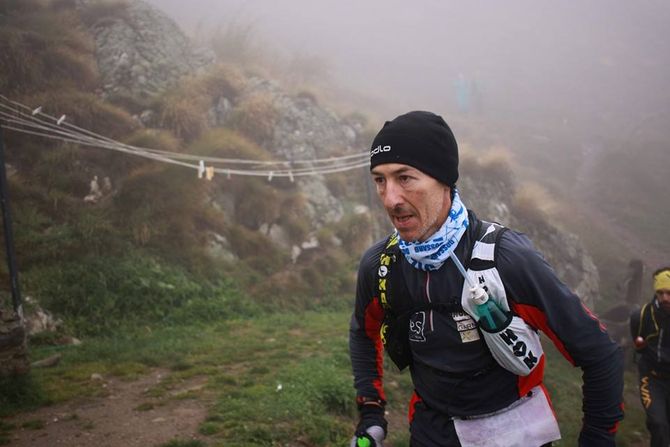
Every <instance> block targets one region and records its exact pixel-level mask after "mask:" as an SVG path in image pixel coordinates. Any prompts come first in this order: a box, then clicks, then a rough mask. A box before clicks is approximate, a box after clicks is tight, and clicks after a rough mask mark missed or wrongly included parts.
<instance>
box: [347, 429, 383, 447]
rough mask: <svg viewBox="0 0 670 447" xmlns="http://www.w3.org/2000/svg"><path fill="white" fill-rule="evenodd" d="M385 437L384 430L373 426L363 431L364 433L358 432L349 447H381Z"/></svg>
mask: <svg viewBox="0 0 670 447" xmlns="http://www.w3.org/2000/svg"><path fill="white" fill-rule="evenodd" d="M385 437H386V433H385V432H384V429H383V428H381V427H380V426H379V425H373V426H371V427H368V428H366V429H365V431H364V432H361V433H359V432H358V431H357V432H356V434H355V435H354V437H353V438H351V444H350V445H349V446H350V447H383V445H384V444H383V441H384V438H385Z"/></svg>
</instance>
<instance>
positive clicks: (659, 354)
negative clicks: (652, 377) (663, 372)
mask: <svg viewBox="0 0 670 447" xmlns="http://www.w3.org/2000/svg"><path fill="white" fill-rule="evenodd" d="M662 344H663V328H661V332H660V333H659V334H658V345H657V346H656V356H657V357H658V361H659V362H660V361H661V345H662Z"/></svg>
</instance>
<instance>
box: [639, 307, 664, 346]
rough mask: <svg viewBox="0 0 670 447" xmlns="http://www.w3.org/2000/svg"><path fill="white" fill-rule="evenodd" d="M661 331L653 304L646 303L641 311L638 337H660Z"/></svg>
mask: <svg viewBox="0 0 670 447" xmlns="http://www.w3.org/2000/svg"><path fill="white" fill-rule="evenodd" d="M659 331H660V330H659V328H658V322H657V321H656V315H655V312H654V306H653V305H652V303H646V304H645V305H644V306H642V309H640V325H639V326H638V329H637V335H638V336H640V337H643V338H645V339H646V338H649V337H654V336H658V334H659Z"/></svg>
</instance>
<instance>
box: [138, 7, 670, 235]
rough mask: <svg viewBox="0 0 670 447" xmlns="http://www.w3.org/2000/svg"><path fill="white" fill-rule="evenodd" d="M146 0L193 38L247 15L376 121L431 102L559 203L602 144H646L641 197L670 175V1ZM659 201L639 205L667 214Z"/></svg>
mask: <svg viewBox="0 0 670 447" xmlns="http://www.w3.org/2000/svg"><path fill="white" fill-rule="evenodd" d="M149 1H150V2H151V3H153V4H154V5H156V6H158V7H159V8H160V9H162V10H163V11H165V12H167V13H168V14H169V15H170V16H172V17H173V18H174V19H175V20H176V21H177V22H178V23H180V24H181V25H182V28H183V29H184V30H185V31H186V32H187V33H191V34H199V35H200V36H202V35H203V33H204V32H205V31H204V30H208V29H214V28H215V27H216V26H219V25H225V24H227V23H228V24H229V23H231V22H238V23H250V24H253V30H254V32H255V33H258V35H259V38H260V39H262V40H264V41H265V42H266V45H267V47H268V49H269V50H270V52H271V53H272V52H277V53H282V54H284V55H290V54H292V53H293V54H303V55H308V56H312V57H316V58H319V59H320V60H323V61H325V67H327V68H328V73H327V74H328V78H329V79H330V80H332V82H333V83H334V84H337V85H343V86H346V87H347V88H350V89H352V90H353V91H357V92H360V98H363V99H364V100H363V101H361V102H359V104H360V105H361V108H366V109H367V110H362V111H363V112H365V113H373V114H375V113H376V114H377V115H373V116H374V117H375V118H380V120H381V119H390V118H392V117H394V116H395V115H397V114H400V113H403V112H405V111H407V110H410V109H424V110H432V111H435V112H438V113H440V114H442V115H443V116H444V117H445V119H447V122H449V123H450V124H452V127H454V130H455V134H456V136H457V138H458V139H459V141H465V142H467V143H471V144H472V145H473V146H481V147H487V146H497V145H500V146H504V147H508V148H510V149H511V150H512V151H513V152H515V153H516V154H517V155H518V158H519V163H520V164H521V165H522V166H525V167H524V168H522V170H523V171H524V174H527V176H528V177H530V178H532V179H541V180H543V181H545V183H546V184H548V185H550V187H551V188H553V189H554V190H556V191H559V190H562V191H561V192H562V193H564V195H565V197H567V198H568V199H569V200H584V199H585V196H587V195H588V194H587V192H588V191H591V190H595V189H594V188H595V186H597V185H593V184H589V183H588V181H585V179H586V180H588V178H590V177H591V176H592V175H593V174H594V172H592V170H594V169H596V170H600V168H599V167H598V165H597V164H596V163H595V162H594V159H595V157H596V156H597V155H602V153H603V151H610V150H611V151H613V153H615V154H617V153H621V151H623V152H624V153H625V152H636V151H640V150H643V148H645V147H647V148H648V147H652V146H653V148H652V149H650V150H653V151H655V152H654V153H655V156H656V160H657V161H656V162H650V164H651V165H652V166H651V170H650V171H647V167H646V166H640V169H638V170H637V171H636V172H638V176H639V173H640V172H642V173H645V172H649V177H650V179H646V180H645V179H642V180H645V181H648V182H651V183H649V184H645V185H643V186H644V188H646V190H649V191H650V192H651V194H657V193H658V189H657V188H658V187H659V185H663V184H665V185H667V182H666V181H663V180H661V179H660V177H661V176H664V175H666V176H667V168H668V167H670V163H667V160H668V158H667V155H666V154H667V149H665V146H667V143H668V142H669V141H670V126H669V124H670V89H669V88H668V86H667V83H668V80H670V32H669V31H668V24H669V23H670V2H667V1H664V0H641V1H634V2H633V1H624V0H590V1H587V2H582V1H576V0H560V1H556V0H553V1H550V0H509V1H504V2H501V1H493V0H490V1H484V0H474V1H472V0H467V1H466V0H461V1H454V0H421V1H416V2H406V1H400V0H383V1H382V0H363V1H352V0H338V1H335V0H318V1H306V0H290V1H289V0H286V1H283V2H276V1H270V0H257V1H242V0H190V1H188V2H183V1H182V0H149ZM368 99H369V100H368ZM380 122H381V121H380ZM380 122H379V123H380ZM454 123H455V125H454ZM377 125H378V124H377ZM375 127H376V126H375ZM647 140H650V141H652V143H646V142H645V141H647ZM659 147H663V149H662V151H663V152H662V153H661V152H659ZM361 149H364V148H361ZM659 153H660V154H661V155H663V157H662V158H660V159H659V158H658V156H659ZM617 156H618V155H617ZM659 160H660V162H661V165H660V166H659ZM654 169H655V170H654ZM590 170H591V171H590ZM664 173H665V174H664ZM595 174H598V172H596V173H595ZM622 174H624V175H625V172H624V173H622ZM631 175H632V174H631ZM654 176H658V177H659V178H653V177H654ZM613 177H614V176H613V175H612V174H611V173H610V174H607V178H606V179H605V181H608V180H607V179H608V178H609V179H611V178H613ZM639 180H640V179H638V178H635V179H629V180H628V181H629V183H621V182H620V183H619V184H614V183H613V184H612V185H606V186H605V187H601V189H602V190H604V191H605V193H607V191H612V190H614V189H616V188H628V187H629V186H630V184H634V183H637V182H639ZM597 181H600V180H597ZM597 181H595V180H594V182H597ZM587 190H588V191H587ZM665 191H667V187H666V188H665ZM598 194H604V193H603V192H602V191H601V192H599V193H597V194H595V195H593V194H592V195H591V197H590V198H591V199H592V200H596V201H597V200H599V197H600V196H599V195H598ZM615 200H616V199H615ZM615 200H614V201H615ZM610 201H612V198H611V197H610ZM633 201H635V200H633ZM667 202H668V201H667V200H661V202H658V204H659V205H660V206H656V205H654V207H651V206H650V207H649V208H650V209H653V210H654V211H659V213H658V214H659V215H658V216H656V217H657V218H658V219H660V220H661V221H666V222H667V220H669V219H670V209H668V206H669V205H667ZM614 205H615V206H614V208H610V209H609V210H606V211H611V210H612V209H614V210H616V209H617V208H616V203H615V204H614ZM632 207H633V208H635V203H633V205H632ZM649 208H648V209H649ZM642 212H643V211H642V210H636V209H632V211H631V212H630V213H629V216H630V215H635V214H636V213H638V214H639V213H642ZM664 226H665V225H664ZM666 239H667V238H666Z"/></svg>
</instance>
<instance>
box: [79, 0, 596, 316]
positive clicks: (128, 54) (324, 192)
mask: <svg viewBox="0 0 670 447" xmlns="http://www.w3.org/2000/svg"><path fill="white" fill-rule="evenodd" d="M82 1H83V2H84V3H85V1H84V0H82ZM91 31H92V33H93V34H94V36H95V41H96V43H97V52H96V55H97V59H98V65H99V70H100V73H101V76H102V78H103V80H104V86H103V88H104V91H105V94H107V95H130V96H135V97H140V98H148V97H151V96H152V95H155V94H156V93H159V92H161V91H164V90H165V89H166V88H169V86H171V85H174V84H175V83H177V82H178V81H179V79H180V78H182V77H183V76H185V75H188V74H190V73H194V72H196V71H198V70H200V69H202V68H204V67H206V66H208V64H210V63H211V62H213V60H214V58H213V56H208V55H207V53H203V52H198V51H196V50H195V49H194V47H193V46H192V44H191V42H189V40H188V38H187V37H186V36H185V35H184V34H183V33H182V32H181V30H180V29H179V28H178V27H177V25H176V24H175V23H174V22H173V21H172V20H171V19H169V18H168V17H167V16H166V15H164V14H163V13H161V12H160V11H157V10H156V9H154V8H153V7H151V6H149V5H148V4H146V3H144V2H142V1H139V0H136V1H133V2H131V3H129V4H128V6H127V10H126V11H125V12H124V13H123V14H116V15H115V16H113V17H107V18H105V20H101V21H99V22H98V23H93V24H91ZM224 62H225V61H224ZM258 97H262V98H263V104H265V105H268V106H269V108H270V109H271V110H265V111H263V113H269V115H264V116H263V118H264V119H265V120H266V121H264V122H260V121H262V120H254V121H253V125H254V126H260V125H265V126H266V128H263V129H262V131H260V132H259V135H257V138H256V141H257V143H259V144H260V145H262V146H263V147H265V148H266V149H268V150H269V151H271V152H272V153H273V154H274V155H275V156H276V158H277V159H282V160H287V162H290V161H291V160H307V159H315V158H327V157H330V156H337V155H345V154H352V153H356V152H360V151H363V150H364V148H363V147H362V145H361V144H359V141H360V134H361V131H362V127H363V126H362V123H356V122H351V121H347V120H344V119H342V118H340V117H338V116H337V115H336V114H335V113H333V112H332V111H330V110H328V109H327V108H326V107H323V106H322V105H320V104H319V102H318V99H317V98H316V97H315V96H314V95H312V94H310V93H308V92H302V93H298V94H289V93H288V92H287V91H286V90H285V89H283V88H282V87H281V86H280V85H279V84H278V83H277V82H274V81H271V80H268V79H263V78H260V77H250V78H248V79H246V80H245V85H244V87H243V89H242V91H241V92H239V94H238V96H237V97H235V98H228V97H224V96H221V97H220V98H212V99H213V101H212V104H214V106H213V107H212V109H211V110H210V111H209V113H208V121H209V122H208V125H209V126H210V127H217V126H232V127H234V126H235V122H234V120H235V117H236V113H237V112H239V111H240V109H241V108H243V107H244V104H245V101H248V100H250V98H258ZM154 112H155V111H151V110H146V111H144V112H143V114H147V115H150V114H152V113H154ZM141 121H143V122H145V123H149V122H151V119H149V118H146V119H143V118H141ZM464 171H465V172H463V175H462V178H461V180H460V182H459V185H460V187H461V188H462V191H463V192H464V199H465V200H466V204H467V205H468V206H469V207H471V208H472V209H474V210H475V211H477V212H478V214H479V216H480V217H482V218H486V219H490V220H495V221H498V222H500V223H503V224H505V225H508V226H510V227H512V228H515V229H518V230H520V231H524V232H526V233H527V234H528V235H529V236H530V237H531V238H532V240H533V241H534V243H535V244H536V246H537V247H538V248H539V249H540V251H541V252H542V253H543V254H544V255H545V256H546V257H547V259H548V260H549V262H550V263H551V264H552V266H553V267H554V268H555V270H556V272H557V274H558V276H559V277H560V278H562V279H563V280H564V281H565V282H566V283H567V284H568V285H569V286H570V287H571V288H572V289H573V290H575V291H576V292H577V293H578V294H579V295H580V297H581V298H582V299H583V300H584V301H585V302H586V303H588V304H590V305H593V302H594V300H595V299H597V297H598V296H599V291H598V272H597V269H596V267H595V265H594V263H593V260H592V259H591V258H590V256H589V255H588V253H586V251H585V250H584V248H583V247H582V246H581V244H580V243H579V240H578V239H577V238H576V237H575V236H573V235H570V234H567V233H565V232H563V231H561V230H559V229H558V228H557V227H555V226H553V225H550V224H547V223H546V222H545V223H541V222H540V223H538V222H537V221H533V222H530V221H528V220H524V219H520V218H518V217H517V216H518V213H515V212H513V211H512V210H511V207H510V204H509V197H510V196H511V194H512V192H513V186H512V185H510V184H508V183H505V182H504V181H502V182H501V181H496V180H492V179H488V178H478V177H477V175H476V174H475V175H472V176H471V177H468V172H467V170H464ZM353 175H367V174H366V173H365V172H364V171H363V170H361V171H360V173H358V172H357V173H354V174H353ZM295 182H296V184H297V185H298V186H299V188H300V190H301V191H302V193H303V195H304V197H305V199H306V206H305V208H306V209H305V212H306V215H307V218H308V219H309V221H310V226H311V227H312V229H313V230H316V229H318V228H320V227H321V226H323V225H327V224H329V223H333V222H338V221H340V220H341V219H342V218H343V216H344V214H345V211H344V207H343V205H342V202H341V201H340V200H339V199H337V198H336V197H335V196H334V195H333V194H332V192H331V191H330V190H329V189H328V187H327V185H326V182H325V181H324V178H323V177H320V176H310V177H298V178H296V179H295ZM231 194H232V192H229V191H223V192H221V193H219V197H216V198H214V200H213V202H212V203H214V204H215V205H217V206H219V207H220V208H221V209H223V210H224V211H225V214H226V216H228V218H229V219H230V220H231V221H235V210H234V206H233V204H234V200H233V199H234V198H233V197H232V196H231ZM260 231H262V232H264V233H265V234H266V236H268V237H269V238H270V239H271V240H273V241H274V242H275V243H276V244H277V245H278V246H280V247H284V248H287V249H290V248H292V246H291V244H290V243H289V242H288V240H287V236H286V231H285V230H284V229H283V228H281V227H280V226H278V224H276V222H266V223H265V224H264V225H263V226H261V230H260ZM312 236H313V234H310V235H308V239H309V238H311V237H312ZM298 248H299V249H300V247H298ZM207 249H208V251H209V252H210V254H211V255H212V256H213V257H216V258H222V259H231V260H232V259H234V256H235V255H234V254H233V253H232V251H231V249H230V246H229V244H228V241H227V240H226V239H225V237H223V236H221V235H214V234H213V235H212V237H211V238H210V243H209V246H208V248H207Z"/></svg>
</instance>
